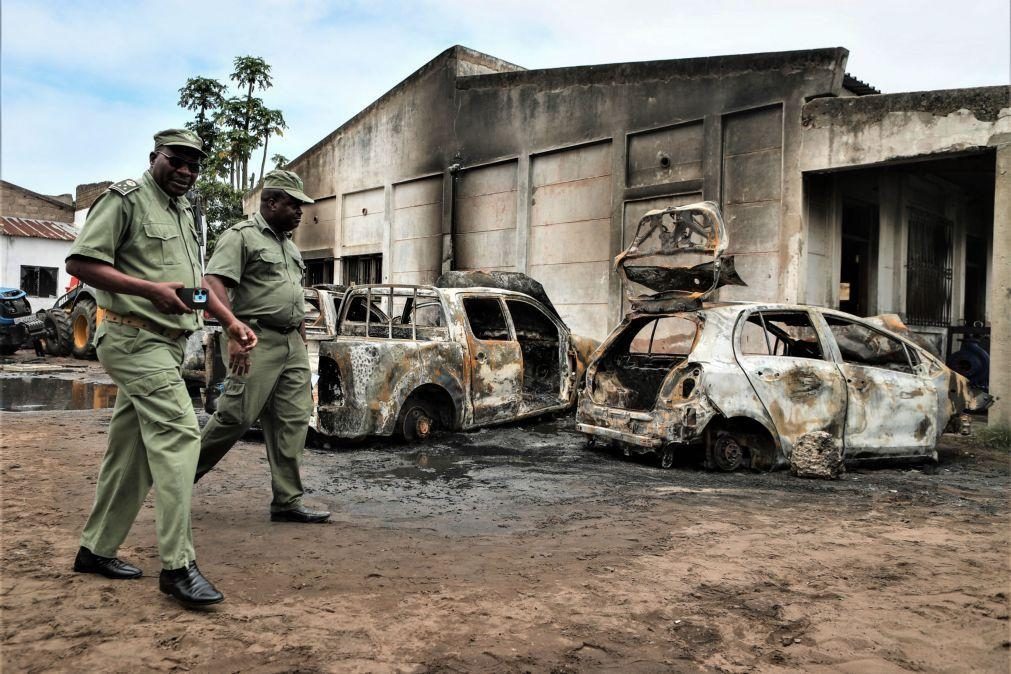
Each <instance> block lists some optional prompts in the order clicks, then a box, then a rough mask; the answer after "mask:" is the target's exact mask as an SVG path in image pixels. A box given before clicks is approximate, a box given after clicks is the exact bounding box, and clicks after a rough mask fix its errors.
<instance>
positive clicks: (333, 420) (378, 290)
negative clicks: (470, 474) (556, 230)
mask: <svg viewBox="0 0 1011 674" xmlns="http://www.w3.org/2000/svg"><path fill="white" fill-rule="evenodd" d="M454 274H456V275H457V276H456V277H455V278H454V277H453V275H454ZM478 274H480V276H478V277H477V281H476V282H478V283H481V282H484V281H483V280H482V279H488V281H487V282H488V283H494V282H497V281H498V280H500V279H501V278H502V277H501V276H498V277H494V278H493V275H492V274H484V273H478ZM448 276H450V278H449V280H448V281H444V279H440V281H439V282H437V284H436V285H365V286H358V287H353V288H350V289H349V290H348V291H347V293H346V294H345V295H344V298H343V301H342V303H341V305H340V310H339V316H338V321H337V334H336V335H335V336H334V337H333V338H332V339H330V340H326V341H322V342H320V343H319V363H318V373H319V379H318V382H317V386H316V390H315V394H316V398H317V405H316V409H315V414H314V418H313V421H312V423H313V427H314V428H315V430H316V431H317V432H318V433H320V434H322V435H326V436H336V437H341V438H349V439H357V438H364V437H367V436H373V435H375V436H389V435H394V434H396V435H398V436H400V437H402V438H404V439H406V440H409V441H417V440H424V439H426V438H428V437H429V436H430V435H431V434H432V432H433V431H434V430H435V429H436V428H445V429H454V430H459V429H472V428H477V427H480V426H487V425H491V424H498V423H503V422H508V421H514V420H517V419H523V418H526V417H532V416H537V415H541V414H545V413H550V412H555V411H562V410H567V409H570V408H572V407H573V406H574V405H575V402H576V395H577V393H576V392H577V388H578V385H579V383H580V382H581V380H582V374H583V369H584V363H585V362H586V357H587V355H588V354H589V353H590V352H591V351H592V350H593V348H594V347H595V343H590V341H589V340H584V339H581V338H578V337H574V336H573V335H571V334H570V332H569V329H568V328H567V327H566V325H565V323H564V322H563V321H562V320H561V318H560V317H559V316H558V314H557V312H556V311H555V309H554V307H553V306H551V303H550V301H549V300H548V299H547V297H546V296H544V297H543V301H541V300H540V299H537V298H535V297H534V296H532V295H530V294H528V293H525V292H517V291H515V290H509V289H505V288H504V287H480V286H479V287H459V286H468V285H473V283H475V277H474V276H473V274H472V273H466V272H450V274H449V275H448ZM511 277H512V280H516V279H517V277H522V279H521V280H525V281H526V282H528V283H531V284H532V285H533V286H536V287H537V288H539V287H540V284H537V283H536V282H533V281H532V280H530V279H528V278H527V277H523V276H522V275H520V274H513V275H511ZM447 285H455V286H457V287H440V286H447ZM500 285H501V284H500ZM507 285H508V284H507ZM521 287H522V286H521ZM535 294H536V293H535ZM541 294H542V295H543V290H541Z"/></svg>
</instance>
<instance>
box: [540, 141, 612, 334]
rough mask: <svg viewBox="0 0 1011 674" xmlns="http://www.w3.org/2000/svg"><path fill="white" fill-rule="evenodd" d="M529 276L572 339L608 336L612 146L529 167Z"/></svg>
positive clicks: (544, 158)
mask: <svg viewBox="0 0 1011 674" xmlns="http://www.w3.org/2000/svg"><path fill="white" fill-rule="evenodd" d="M531 170H532V177H531V178H532V179H531V192H532V194H531V204H530V242H529V252H528V262H529V270H530V275H531V276H533V277H534V278H535V279H537V280H538V281H540V282H541V283H543V284H544V287H545V289H546V290H547V292H548V296H549V297H550V298H551V301H552V302H553V303H554V305H555V306H556V307H557V308H558V312H559V313H560V314H561V316H562V318H563V319H564V320H565V322H566V323H567V324H568V325H569V327H570V328H571V329H572V331H573V332H574V333H576V334H581V335H586V336H589V337H594V338H597V339H602V338H604V337H605V336H607V332H608V324H607V323H608V322H607V292H608V277H609V276H610V267H611V250H610V241H611V188H612V185H611V143H610V142H606V143H598V144H595V145H586V146H581V147H578V148H573V149H570V150H560V151H558V152H552V153H550V154H545V155H538V156H536V157H534V159H533V162H532V167H531Z"/></svg>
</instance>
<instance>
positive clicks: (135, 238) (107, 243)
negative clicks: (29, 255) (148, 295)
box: [67, 171, 202, 330]
mask: <svg viewBox="0 0 1011 674" xmlns="http://www.w3.org/2000/svg"><path fill="white" fill-rule="evenodd" d="M74 256H80V257H86V258H91V259H94V260H98V261H100V262H105V263H107V264H110V265H112V266H113V267H115V268H116V269H118V270H119V271H121V272H123V273H124V274H127V275H129V276H133V277H136V278H140V279H144V280H146V281H154V282H163V281H177V282H179V283H182V284H183V286H185V287H187V288H199V287H200V286H201V285H202V283H201V274H200V246H199V243H198V238H197V230H196V227H195V226H194V224H193V214H192V212H191V211H190V204H189V202H188V201H187V200H186V197H170V196H169V195H168V194H166V193H165V192H164V191H163V190H162V189H161V188H160V187H159V186H158V183H156V182H155V181H154V177H152V175H151V172H150V171H145V172H144V176H143V177H142V178H141V179H140V180H124V181H121V182H118V183H116V184H115V185H113V186H112V187H110V188H109V190H108V191H106V192H105V193H104V194H102V196H100V197H99V198H98V200H97V201H96V202H95V203H94V205H92V207H91V210H90V211H89V213H88V219H87V220H86V221H85V223H84V229H83V230H82V231H81V233H80V234H78V235H77V239H76V240H75V241H74V245H73V246H71V248H70V254H69V255H68V256H67V258H68V259H69V258H70V257H74ZM97 296H98V305H99V306H100V307H102V308H104V309H109V310H111V311H114V312H116V313H118V314H132V315H134V316H139V317H141V318H146V319H147V320H149V321H151V322H153V323H157V324H158V325H161V326H164V327H166V328H174V329H181V330H197V329H199V328H200V327H201V325H202V318H201V314H200V312H199V311H195V312H193V313H191V314H178V315H170V314H163V313H161V312H160V311H158V309H156V308H155V306H154V305H153V304H151V302H150V301H148V300H146V299H144V298H143V297H137V296H136V295H126V294H121V293H112V292H108V291H106V290H98V291H97Z"/></svg>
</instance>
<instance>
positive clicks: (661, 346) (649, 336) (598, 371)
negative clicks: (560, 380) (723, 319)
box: [587, 316, 697, 411]
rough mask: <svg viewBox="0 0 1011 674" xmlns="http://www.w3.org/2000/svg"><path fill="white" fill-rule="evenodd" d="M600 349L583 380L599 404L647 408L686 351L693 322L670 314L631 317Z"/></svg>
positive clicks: (687, 353) (688, 346)
mask: <svg viewBox="0 0 1011 674" xmlns="http://www.w3.org/2000/svg"><path fill="white" fill-rule="evenodd" d="M625 323H626V325H625V326H624V327H623V328H621V329H620V330H618V331H616V332H618V335H617V337H616V338H615V339H614V340H613V341H612V342H611V343H610V344H608V345H607V346H606V347H605V350H604V352H603V354H602V355H601V356H600V358H599V359H598V360H597V363H596V364H595V365H594V367H593V368H592V370H591V372H590V373H589V374H588V375H587V376H588V384H589V391H590V397H591V399H592V400H593V402H595V403H597V404H598V405H606V406H608V407H616V408H621V409H625V410H632V411H643V410H650V409H652V408H653V407H654V406H655V404H656V399H657V395H658V394H659V393H660V389H661V387H662V386H663V383H664V382H665V381H666V380H667V377H668V376H669V375H670V373H671V372H672V371H673V370H674V369H675V368H677V367H678V366H679V365H681V364H682V363H684V362H685V361H686V360H687V359H688V356H689V354H690V353H691V349H692V345H693V343H694V339H695V334H696V332H697V323H696V322H694V321H692V320H689V319H687V318H683V317H675V316H661V317H653V316H636V317H633V318H630V319H629V320H627V321H626V322H625Z"/></svg>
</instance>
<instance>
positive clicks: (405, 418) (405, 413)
mask: <svg viewBox="0 0 1011 674" xmlns="http://www.w3.org/2000/svg"><path fill="white" fill-rule="evenodd" d="M435 427H436V414H435V412H434V411H433V410H432V409H431V407H430V406H429V405H428V404H427V403H425V402H423V401H421V400H413V399H412V400H408V401H407V402H406V403H405V404H404V408H403V409H402V410H401V411H400V419H399V421H398V422H397V429H398V430H399V434H400V435H401V436H402V437H403V438H404V440H407V441H408V442H420V441H424V440H428V439H429V438H430V437H432V433H434V432H435Z"/></svg>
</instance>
